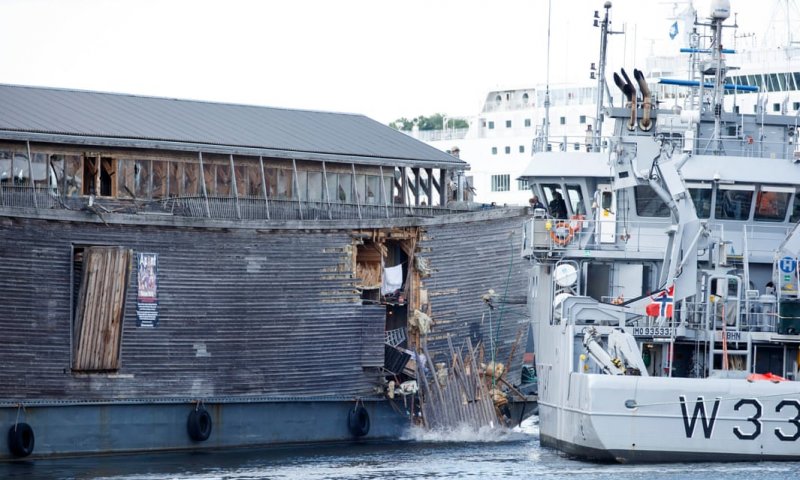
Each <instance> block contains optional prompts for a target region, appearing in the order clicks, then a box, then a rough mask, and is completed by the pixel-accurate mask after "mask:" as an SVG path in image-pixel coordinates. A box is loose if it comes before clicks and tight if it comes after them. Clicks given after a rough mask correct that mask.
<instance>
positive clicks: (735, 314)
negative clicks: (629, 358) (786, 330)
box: [609, 297, 779, 333]
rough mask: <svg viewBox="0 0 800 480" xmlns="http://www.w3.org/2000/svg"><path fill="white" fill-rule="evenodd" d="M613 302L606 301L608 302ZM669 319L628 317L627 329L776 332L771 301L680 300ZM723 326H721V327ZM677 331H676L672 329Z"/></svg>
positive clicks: (641, 316)
mask: <svg viewBox="0 0 800 480" xmlns="http://www.w3.org/2000/svg"><path fill="white" fill-rule="evenodd" d="M612 302H613V300H609V303H612ZM673 308H674V310H673V311H674V315H673V316H671V317H651V316H647V315H632V316H631V318H629V319H628V321H627V324H628V326H632V327H648V328H653V327H664V328H668V329H677V328H678V327H681V326H683V327H686V329H690V330H702V331H723V330H724V331H726V332H771V333H774V332H777V331H778V319H779V317H778V315H777V313H776V311H775V302H774V297H773V300H772V301H752V302H749V301H744V300H739V301H737V300H735V299H729V300H727V301H723V300H719V301H716V302H713V303H710V302H705V301H702V300H683V301H680V302H678V305H676V306H674V307H673ZM723 324H724V327H723ZM676 331H677V330H676Z"/></svg>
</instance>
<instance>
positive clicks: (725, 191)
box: [714, 185, 755, 220]
mask: <svg viewBox="0 0 800 480" xmlns="http://www.w3.org/2000/svg"><path fill="white" fill-rule="evenodd" d="M753 190H755V187H754V186H753V185H719V186H717V195H716V199H715V201H716V203H715V206H714V218H718V219H721V220H747V219H748V218H750V208H751V204H752V203H753Z"/></svg>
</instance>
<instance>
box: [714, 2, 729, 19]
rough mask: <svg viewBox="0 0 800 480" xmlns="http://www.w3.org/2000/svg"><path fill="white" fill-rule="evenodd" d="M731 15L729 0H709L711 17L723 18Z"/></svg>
mask: <svg viewBox="0 0 800 480" xmlns="http://www.w3.org/2000/svg"><path fill="white" fill-rule="evenodd" d="M730 16H731V1H730V0H711V18H712V19H714V20H725V19H726V18H728V17H730Z"/></svg>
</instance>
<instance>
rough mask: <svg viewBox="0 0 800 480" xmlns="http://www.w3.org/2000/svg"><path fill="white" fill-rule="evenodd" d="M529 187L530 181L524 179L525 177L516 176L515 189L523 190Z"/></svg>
mask: <svg viewBox="0 0 800 480" xmlns="http://www.w3.org/2000/svg"><path fill="white" fill-rule="evenodd" d="M530 188H531V185H530V183H528V180H527V179H525V178H518V179H517V190H519V191H524V190H528V189H530Z"/></svg>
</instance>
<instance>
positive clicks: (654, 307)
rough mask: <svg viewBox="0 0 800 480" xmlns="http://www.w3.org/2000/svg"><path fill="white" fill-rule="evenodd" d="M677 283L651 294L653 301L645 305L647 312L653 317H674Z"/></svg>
mask: <svg viewBox="0 0 800 480" xmlns="http://www.w3.org/2000/svg"><path fill="white" fill-rule="evenodd" d="M674 292H675V285H670V286H669V288H667V289H665V290H661V291H659V292H657V293H655V294H654V295H651V296H650V300H652V301H653V302H652V303H651V304H649V305H648V306H647V307H645V313H647V315H649V316H651V317H669V318H671V317H672V306H673V303H674V301H673V300H674V298H675V296H674Z"/></svg>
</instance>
